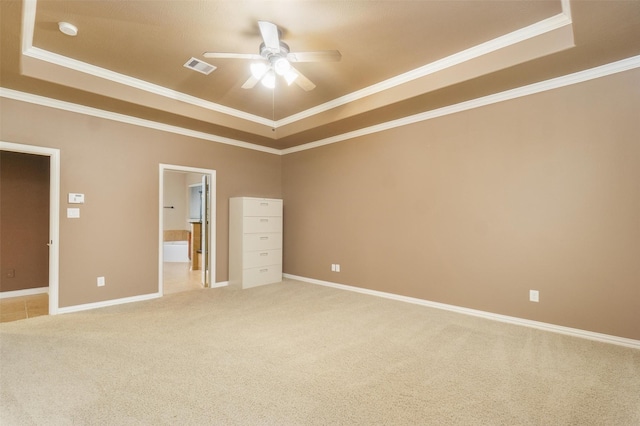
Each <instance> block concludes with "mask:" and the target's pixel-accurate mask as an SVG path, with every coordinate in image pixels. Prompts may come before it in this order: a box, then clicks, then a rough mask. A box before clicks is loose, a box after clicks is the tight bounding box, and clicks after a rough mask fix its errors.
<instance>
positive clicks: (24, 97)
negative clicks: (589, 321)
mask: <svg viewBox="0 0 640 426" xmlns="http://www.w3.org/2000/svg"><path fill="white" fill-rule="evenodd" d="M0 98H7V99H13V100H16V101H22V102H27V103H31V104H35V105H41V106H45V107H49V108H55V109H60V110H63V111H69V112H75V113H78V114H84V115H88V116H92V117H98V118H104V119H106V120H112V121H118V122H120V123H126V124H132V125H134V126H140V127H146V128H149V129H154V130H160V131H163V132H168V133H174V134H178V135H182V136H189V137H192V138H197V139H203V140H207V141H210V142H216V143H221V144H225V145H232V146H236V147H238V148H246V149H252V150H254V151H261V152H266V153H269V154H276V155H281V150H279V149H275V148H269V147H266V146H260V145H256V144H252V143H249V142H244V141H240V140H236V139H231V138H226V137H223V136H216V135H212V134H209V133H204V132H198V131H196V130H190V129H185V128H183V127H178V126H172V125H169V124H163V123H158V122H156V121H151V120H145V119H143V118H137V117H132V116H129V115H125V114H118V113H115V112H111V111H105V110H101V109H97V108H92V107H88V106H84V105H78V104H74V103H71V102H65V101H60V100H57V99H52V98H46V97H44V96H39V95H33V94H31V93H25V92H19V91H16V90H12V89H6V88H4V87H0Z"/></svg>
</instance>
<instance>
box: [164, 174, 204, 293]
mask: <svg viewBox="0 0 640 426" xmlns="http://www.w3.org/2000/svg"><path fill="white" fill-rule="evenodd" d="M165 171H178V172H187V173H200V174H203V175H209V183H210V184H209V247H207V248H208V252H207V256H208V258H209V282H210V284H209V288H214V287H215V279H216V171H215V170H212V169H201V168H197V167H188V166H178V165H174V164H162V163H160V185H159V187H160V188H159V191H160V197H159V200H160V202H159V204H158V212H159V213H158V217H159V221H160V223H159V224H158V228H159V231H158V293H159V294H160V295H163V294H164V282H163V278H162V269H163V263H164V259H163V257H164V255H163V252H162V244H163V242H164V226H163V225H164V206H165V204H164V172H165ZM203 220H205V218H203ZM203 263H204V262H203Z"/></svg>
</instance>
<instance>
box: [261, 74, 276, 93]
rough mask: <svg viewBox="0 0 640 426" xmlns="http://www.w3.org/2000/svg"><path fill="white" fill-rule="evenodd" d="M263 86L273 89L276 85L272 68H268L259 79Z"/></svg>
mask: <svg viewBox="0 0 640 426" xmlns="http://www.w3.org/2000/svg"><path fill="white" fill-rule="evenodd" d="M260 82H261V83H262V85H263V86H264V87H267V88H269V89H274V88H275V87H276V75H275V73H274V72H273V70H269V71H268V72H267V73H266V74H265V75H264V77H262V80H261V81H260Z"/></svg>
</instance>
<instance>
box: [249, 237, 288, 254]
mask: <svg viewBox="0 0 640 426" xmlns="http://www.w3.org/2000/svg"><path fill="white" fill-rule="evenodd" d="M242 246H243V250H244V251H254V250H270V249H281V248H282V234H281V233H274V234H244V235H243V236H242Z"/></svg>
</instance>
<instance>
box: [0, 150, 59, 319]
mask: <svg viewBox="0 0 640 426" xmlns="http://www.w3.org/2000/svg"><path fill="white" fill-rule="evenodd" d="M0 151H7V152H12V153H21V154H33V155H38V156H44V157H48V162H49V182H48V186H49V189H48V197H49V200H48V201H49V203H48V204H49V214H48V216H49V217H48V221H49V228H48V238H46V237H45V238H43V241H42V244H43V245H46V246H47V247H48V249H47V250H48V262H47V265H46V268H47V269H48V279H47V281H48V289H47V290H48V293H49V298H48V299H49V300H48V314H49V315H55V314H57V313H58V304H59V301H58V294H59V289H58V271H59V247H60V244H59V241H58V239H59V234H60V215H59V210H60V150H58V149H54V148H44V147H39V146H32V145H22V144H16V143H10V142H0ZM45 192H46V191H45ZM3 273H4V272H3ZM7 273H9V274H11V273H12V271H8V272H7ZM30 291H32V290H25V291H24V294H25V295H29V294H30ZM33 291H36V292H37V291H39V290H33Z"/></svg>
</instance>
